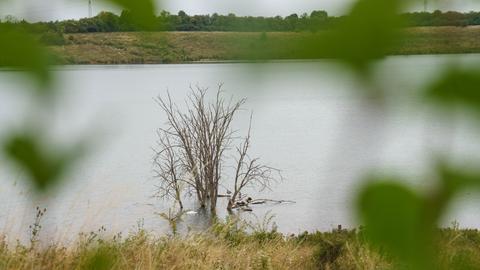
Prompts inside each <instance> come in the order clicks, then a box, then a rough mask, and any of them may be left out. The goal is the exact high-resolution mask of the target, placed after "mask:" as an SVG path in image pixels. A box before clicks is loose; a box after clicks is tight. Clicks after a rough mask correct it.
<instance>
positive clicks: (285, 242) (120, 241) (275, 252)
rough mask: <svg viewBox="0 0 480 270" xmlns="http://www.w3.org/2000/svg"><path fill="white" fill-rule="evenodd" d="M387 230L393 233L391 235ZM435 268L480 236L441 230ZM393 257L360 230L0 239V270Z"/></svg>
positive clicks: (233, 227) (459, 259)
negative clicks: (49, 241)
mask: <svg viewBox="0 0 480 270" xmlns="http://www.w3.org/2000/svg"><path fill="white" fill-rule="evenodd" d="M392 233H394V232H392ZM440 235H441V239H439V243H440V246H441V247H442V248H441V251H442V252H441V253H440V254H438V256H439V258H438V259H439V262H440V265H439V266H438V269H451V267H450V266H451V265H463V266H464V267H465V268H464V269H477V268H475V266H477V267H478V265H480V233H479V232H478V231H477V230H460V229H458V227H454V228H451V229H443V230H441V234H440ZM394 262H395V259H394V258H393V257H391V256H389V255H388V254H386V253H384V252H382V251H381V250H375V249H373V248H372V247H370V246H369V245H368V244H367V242H365V241H364V240H363V236H362V232H361V231H354V230H353V231H347V230H334V231H332V232H325V233H322V232H316V233H303V234H300V235H290V236H285V235H282V234H280V233H278V232H276V231H275V229H272V230H264V229H261V228H260V227H259V228H258V229H257V230H255V231H253V232H250V233H247V232H246V231H245V227H243V226H239V225H238V223H235V222H226V223H217V224H215V225H213V226H212V228H211V229H210V230H208V231H206V232H203V233H197V234H190V235H187V236H164V237H160V238H157V237H155V236H153V235H151V234H149V233H148V232H146V231H145V230H143V229H141V228H140V229H139V230H138V231H135V232H132V233H130V234H129V235H128V236H126V237H122V236H121V235H116V236H114V237H111V238H101V237H99V236H98V235H96V234H95V233H92V234H84V235H80V236H79V238H78V240H77V242H76V243H75V244H73V245H71V246H62V245H50V246H47V247H41V246H40V245H38V246H37V245H35V246H25V245H22V244H19V243H17V244H14V245H10V246H9V245H8V244H7V242H6V241H5V240H4V238H1V239H0V269H391V268H393V267H394V266H397V267H398V266H399V265H396V264H395V263H394Z"/></svg>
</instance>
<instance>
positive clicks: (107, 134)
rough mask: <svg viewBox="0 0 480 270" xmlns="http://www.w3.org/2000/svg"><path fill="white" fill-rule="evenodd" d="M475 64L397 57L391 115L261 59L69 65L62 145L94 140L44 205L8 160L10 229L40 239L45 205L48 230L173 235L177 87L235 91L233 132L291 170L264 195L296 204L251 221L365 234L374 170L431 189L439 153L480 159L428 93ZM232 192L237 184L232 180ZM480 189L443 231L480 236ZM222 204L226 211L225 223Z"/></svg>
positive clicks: (1, 77) (57, 115)
mask: <svg viewBox="0 0 480 270" xmlns="http://www.w3.org/2000/svg"><path fill="white" fill-rule="evenodd" d="M451 61H457V62H459V63H461V64H465V65H469V64H472V63H475V61H476V62H479V61H480V56H479V55H459V56H458V55H457V56H410V57H390V58H388V59H386V60H384V61H382V62H380V63H379V64H378V65H377V67H376V69H375V72H374V74H375V76H376V77H377V81H378V84H379V86H380V87H384V88H386V89H388V94H387V95H386V106H385V107H384V108H383V109H380V108H377V107H375V106H374V103H372V102H371V100H369V99H368V98H365V97H364V96H362V95H360V93H361V91H362V87H361V85H362V84H361V83H360V82H359V81H358V79H356V78H355V77H354V76H353V75H352V74H350V73H348V72H346V71H345V70H343V69H342V68H341V67H340V66H339V65H338V64H336V63H334V62H331V61H316V62H276V63H260V64H247V63H236V64H188V65H145V66H67V67H61V68H60V67H59V68H57V69H56V75H57V76H56V84H55V85H56V88H58V89H59V91H60V95H59V98H58V100H57V101H56V103H55V106H52V108H51V111H52V114H51V115H49V116H48V117H49V118H48V121H49V122H50V123H51V132H52V136H54V137H56V138H57V139H58V140H59V141H60V142H61V143H68V142H72V141H76V140H77V139H79V138H81V137H82V136H92V137H95V138H96V140H95V144H94V147H92V149H91V151H90V152H89V154H88V155H87V157H86V158H84V159H83V160H82V162H80V163H79V164H78V166H76V167H75V168H74V169H73V170H72V171H71V172H70V174H69V175H68V176H67V177H66V179H68V181H66V182H65V183H64V184H63V185H61V187H59V188H58V189H57V190H56V192H52V194H50V195H48V196H43V197H35V196H34V195H33V194H32V192H31V191H30V190H29V187H28V186H27V185H25V182H24V181H23V180H22V178H23V177H24V175H23V174H22V173H21V172H19V171H16V170H14V169H12V167H10V166H7V163H5V162H4V161H3V162H1V163H0V232H4V233H7V234H9V235H10V236H11V237H19V238H25V237H27V236H28V225H29V224H31V223H33V218H34V207H35V206H36V205H39V206H41V207H47V208H48V210H47V214H46V216H45V219H44V221H43V222H44V230H45V232H43V234H44V235H50V236H52V235H54V236H55V237H54V238H53V240H55V241H63V240H65V239H71V238H72V236H74V235H76V234H77V233H78V232H80V231H84V232H89V231H92V230H93V231H95V230H97V229H98V228H100V227H101V226H105V227H106V229H107V232H111V233H115V232H119V231H123V232H126V231H129V230H132V229H134V228H135V227H136V226H137V223H141V224H143V225H142V226H144V227H145V228H146V229H148V230H151V231H154V232H156V233H159V234H161V233H165V232H166V231H167V230H168V229H167V228H168V227H167V224H166V222H165V221H164V220H162V219H161V218H159V217H158V216H157V215H156V214H155V213H156V212H157V213H158V212H162V211H165V209H168V207H169V205H170V204H171V203H169V202H164V201H159V200H157V199H154V198H152V197H151V195H152V194H153V192H154V185H155V181H156V180H155V179H154V178H153V175H154V173H153V171H152V156H153V151H152V147H154V146H155V143H156V133H155V132H156V129H157V128H159V127H161V126H162V125H164V123H165V116H164V115H163V114H162V111H161V110H160V109H159V107H158V105H157V104H156V103H155V102H154V100H153V99H154V98H155V97H157V96H165V94H166V91H167V89H168V91H169V92H170V94H171V95H172V97H173V99H174V100H176V101H178V102H182V101H183V100H184V99H185V97H186V95H187V93H188V91H189V86H190V85H192V86H195V85H199V86H202V87H210V88H211V89H212V91H214V90H215V89H216V87H217V85H218V84H219V83H223V86H224V87H223V88H224V90H225V95H226V96H230V95H233V96H234V97H235V98H243V97H245V98H247V103H246V104H245V106H244V109H245V110H243V111H241V112H240V114H239V115H238V117H237V119H236V120H235V122H234V124H233V127H234V128H235V129H238V130H239V131H240V132H245V131H246V129H247V128H248V119H249V116H250V112H253V125H252V143H253V146H252V155H257V156H259V157H261V160H262V161H263V162H264V163H266V164H269V165H271V166H273V167H276V168H279V169H281V170H282V174H283V177H284V180H283V181H282V182H280V183H278V184H275V185H274V186H273V187H272V190H271V191H265V192H263V193H262V194H255V193H250V194H252V195H253V196H254V197H257V198H258V197H261V198H271V199H277V200H292V201H295V202H296V203H294V204H280V205H271V204H269V205H261V206H256V207H254V209H253V210H254V211H253V212H252V213H243V214H242V216H243V217H245V218H246V219H248V220H253V221H254V220H256V219H259V220H262V219H263V217H264V216H265V215H268V214H270V215H275V218H274V220H275V223H276V225H277V226H278V228H279V230H280V231H282V232H285V233H298V232H302V231H305V230H309V231H313V230H330V229H332V228H334V227H336V226H337V225H338V224H342V225H343V226H350V227H351V226H356V225H357V224H356V221H355V216H354V215H353V213H354V207H353V206H354V203H353V202H354V195H355V193H356V192H357V191H358V189H359V187H360V186H361V184H362V180H361V179H362V178H363V176H364V175H365V174H366V173H369V172H371V171H372V170H374V171H376V172H388V173H392V174H395V175H401V176H404V177H405V178H406V179H407V180H406V181H408V182H409V184H410V185H412V186H414V187H416V188H419V189H424V190H425V189H428V187H429V185H431V181H430V180H429V179H431V178H429V177H428V176H429V175H430V174H431V170H430V169H431V166H432V164H433V161H432V160H433V159H432V158H433V157H435V155H437V154H447V155H448V156H449V157H451V158H452V159H453V160H455V162H458V163H460V164H465V163H469V164H473V163H474V162H476V161H479V157H480V151H479V150H480V144H479V143H478V139H479V135H480V132H479V131H480V130H479V129H478V128H477V127H475V126H474V125H472V122H471V119H470V120H469V118H468V116H462V115H460V116H458V117H456V121H455V122H454V124H452V122H451V121H448V119H449V118H448V117H442V116H441V115H439V114H437V113H435V112H437V111H436V110H435V109H434V108H432V107H431V106H430V105H429V104H428V103H427V102H426V101H425V100H423V99H418V95H419V89H420V88H421V87H422V86H424V85H425V84H426V83H427V82H428V81H429V80H430V79H432V78H435V77H436V76H438V72H439V71H440V69H441V66H442V64H445V63H448V62H451ZM23 88H25V89H26V90H28V89H31V88H32V85H31V83H30V82H28V81H25V78H24V77H21V76H19V74H17V73H15V72H7V71H4V72H0V138H1V137H4V136H5V135H6V134H7V133H6V131H7V130H11V129H12V128H17V127H20V126H21V125H22V124H23V123H24V120H25V115H26V114H27V112H29V111H32V110H33V109H32V105H31V104H32V103H31V101H30V100H29V99H28V97H27V95H26V94H25V93H26V91H24V90H22V89H23ZM226 178H227V179H226V182H225V185H226V186H228V176H227V177H226ZM479 195H480V194H478V193H464V194H463V195H462V196H461V197H460V198H459V199H457V201H456V202H455V204H454V205H453V206H452V207H451V210H450V212H449V214H448V215H447V216H446V217H445V219H444V224H449V223H450V222H451V221H453V220H457V221H459V223H460V225H461V226H464V227H480V214H479V212H478V210H477V209H478V207H477V206H478V205H479V203H480V200H478V199H476V198H478V197H480V196H479ZM224 203H225V202H224V201H221V202H220V206H219V207H220V208H222V209H221V210H220V214H224V210H223V208H224ZM185 220H186V222H185V223H184V224H183V225H182V226H183V227H187V226H191V227H196V226H197V227H198V226H200V225H199V224H201V222H202V218H201V217H199V216H196V215H188V216H186V217H185Z"/></svg>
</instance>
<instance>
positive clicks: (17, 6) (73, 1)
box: [0, 0, 480, 21]
mask: <svg viewBox="0 0 480 270" xmlns="http://www.w3.org/2000/svg"><path fill="white" fill-rule="evenodd" d="M131 1H135V0H131ZM385 1H388V0H385ZM418 1H419V2H422V1H420V0H418ZM93 2H94V4H93V10H94V13H95V14H96V13H98V12H100V11H102V10H110V11H114V12H118V10H116V9H115V8H113V7H109V6H106V5H105V4H103V3H102V1H100V0H93ZM351 2H352V0H164V1H162V3H163V5H162V6H160V7H159V8H161V9H165V10H168V11H170V12H172V13H177V12H178V11H179V10H184V11H186V12H187V13H188V14H211V13H214V12H217V13H220V14H228V13H235V14H238V15H253V16H275V15H282V16H286V15H289V14H292V13H297V14H301V13H303V12H307V13H310V12H311V11H312V10H319V9H322V10H326V11H328V13H329V14H333V15H340V14H344V13H345V12H346V11H347V10H348V7H349V5H350V4H351ZM428 2H429V8H428V9H429V10H434V9H442V10H458V11H470V10H480V0H449V1H448V0H446V1H443V2H440V1H438V0H437V1H435V0H429V1H428ZM0 3H1V4H0V18H4V17H5V16H6V15H13V16H15V17H17V18H25V19H28V20H30V21H38V20H57V19H70V18H82V17H86V16H87V15H88V0H0ZM412 9H416V10H422V9H423V5H422V4H419V5H417V6H416V7H413V8H412Z"/></svg>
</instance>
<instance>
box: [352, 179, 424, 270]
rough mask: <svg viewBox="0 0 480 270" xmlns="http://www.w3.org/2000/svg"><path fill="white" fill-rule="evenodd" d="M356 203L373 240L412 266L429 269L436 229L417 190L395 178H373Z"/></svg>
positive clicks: (368, 235)
mask: <svg viewBox="0 0 480 270" xmlns="http://www.w3.org/2000/svg"><path fill="white" fill-rule="evenodd" d="M357 205H358V207H359V209H358V212H359V213H360V216H361V218H362V220H363V222H364V225H365V233H366V236H367V237H368V239H369V240H370V241H371V242H372V243H373V244H375V245H377V246H379V247H381V248H385V249H386V250H387V251H388V252H390V253H391V254H392V255H394V256H397V257H398V258H399V259H401V260H402V261H404V262H407V263H408V265H410V266H411V267H413V269H430V268H429V267H428V266H429V264H430V262H432V260H431V256H432V248H433V245H432V244H433V243H432V240H433V231H432V226H431V224H430V222H429V221H428V219H425V218H424V203H423V200H422V199H421V198H420V197H419V196H418V195H417V194H416V193H415V192H413V191H412V190H410V189H408V188H406V187H404V186H402V185H400V184H396V183H395V182H386V181H384V180H382V181H380V182H377V181H374V182H372V183H370V184H369V185H367V186H366V187H365V189H364V190H363V191H362V192H361V193H360V197H359V202H358V204H357Z"/></svg>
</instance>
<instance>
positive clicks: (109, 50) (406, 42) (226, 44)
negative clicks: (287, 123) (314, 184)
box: [44, 26, 480, 64]
mask: <svg viewBox="0 0 480 270" xmlns="http://www.w3.org/2000/svg"><path fill="white" fill-rule="evenodd" d="M402 31H403V33H404V36H405V38H404V39H402V41H400V42H398V43H397V45H396V47H395V49H393V50H391V52H390V54H391V55H412V54H455V53H479V52H480V27H479V26H469V27H452V26H444V27H412V28H406V29H403V30H402ZM324 34H325V32H319V33H315V34H313V33H302V32H300V33H299V32H267V33H258V32H255V33H254V32H115V33H88V34H65V35H63V36H61V37H60V38H61V40H58V36H57V37H55V38H52V40H48V39H47V40H45V41H44V42H45V43H47V44H49V48H50V49H51V50H52V51H53V52H54V54H55V55H56V56H58V58H59V60H60V63H63V64H159V63H185V62H197V61H205V62H207V61H248V60H291V59H311V58H312V57H311V55H306V54H305V53H304V51H302V50H299V49H298V48H299V47H300V48H301V44H303V43H305V41H308V39H312V38H318V39H319V40H321V38H322V35H324ZM295 48H296V49H295ZM318 58H322V57H321V55H319V56H318Z"/></svg>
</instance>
